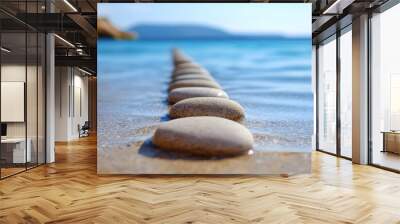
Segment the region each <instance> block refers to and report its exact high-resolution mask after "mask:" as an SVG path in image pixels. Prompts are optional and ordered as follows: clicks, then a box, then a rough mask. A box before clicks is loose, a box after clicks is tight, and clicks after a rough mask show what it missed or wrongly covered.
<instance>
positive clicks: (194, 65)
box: [174, 62, 203, 70]
mask: <svg viewBox="0 0 400 224" xmlns="http://www.w3.org/2000/svg"><path fill="white" fill-rule="evenodd" d="M202 68H203V66H201V65H199V64H197V63H195V62H185V63H180V64H178V65H176V66H175V68H174V70H180V69H202Z"/></svg>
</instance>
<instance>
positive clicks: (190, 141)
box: [152, 117, 254, 157]
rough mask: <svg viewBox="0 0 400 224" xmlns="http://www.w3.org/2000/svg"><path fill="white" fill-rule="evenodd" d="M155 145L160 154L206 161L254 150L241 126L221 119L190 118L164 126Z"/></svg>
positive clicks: (157, 136)
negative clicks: (209, 158) (179, 155)
mask: <svg viewBox="0 0 400 224" xmlns="http://www.w3.org/2000/svg"><path fill="white" fill-rule="evenodd" d="M152 140H153V144H154V145H156V146H157V147H158V148H159V149H160V150H164V151H170V152H177V153H184V154H191V155H196V156H205V157H224V156H237V155H242V154H245V153H247V152H248V151H249V150H251V149H252V148H253V142H254V140H253V136H252V134H251V133H250V131H249V130H248V129H247V128H245V127H244V126H242V125H241V124H239V123H237V122H234V121H231V120H228V119H224V118H220V117H187V118H180V119H176V120H172V121H168V122H165V123H162V124H161V125H160V126H159V127H158V128H157V129H156V131H155V133H154V136H153V139H152Z"/></svg>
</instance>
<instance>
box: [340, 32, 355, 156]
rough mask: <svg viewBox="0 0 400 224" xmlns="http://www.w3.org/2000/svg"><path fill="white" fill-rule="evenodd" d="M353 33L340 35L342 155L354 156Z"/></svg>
mask: <svg viewBox="0 0 400 224" xmlns="http://www.w3.org/2000/svg"><path fill="white" fill-rule="evenodd" d="M351 48H352V33H351V26H350V27H348V28H347V29H345V30H343V31H342V34H341V36H340V155H341V156H344V157H348V158H351V157H352V148H351V145H352V144H351V143H352V137H351V136H352V125H351V124H352V96H353V94H352V74H353V72H352V66H351V65H352V49H351Z"/></svg>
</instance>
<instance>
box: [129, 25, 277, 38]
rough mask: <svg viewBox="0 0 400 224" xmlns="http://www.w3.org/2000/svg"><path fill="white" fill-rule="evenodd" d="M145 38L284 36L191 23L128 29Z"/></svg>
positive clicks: (136, 26)
mask: <svg viewBox="0 0 400 224" xmlns="http://www.w3.org/2000/svg"><path fill="white" fill-rule="evenodd" d="M128 30H129V31H132V32H135V33H137V35H138V38H140V39H143V40H180V39H210V40H223V39H261V38H262V39H265V38H284V37H283V36H281V35H275V34H263V35H259V34H236V33H230V32H227V31H225V30H223V29H220V28H215V27H211V26H206V25H195V24H194V25H191V24H176V25H171V24H138V25H135V26H132V27H131V28H129V29H128Z"/></svg>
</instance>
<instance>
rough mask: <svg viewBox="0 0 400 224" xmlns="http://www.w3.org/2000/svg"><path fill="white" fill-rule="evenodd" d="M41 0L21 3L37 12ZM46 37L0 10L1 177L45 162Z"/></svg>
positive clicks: (20, 3)
mask: <svg viewBox="0 0 400 224" xmlns="http://www.w3.org/2000/svg"><path fill="white" fill-rule="evenodd" d="M38 2H39V1H35V2H30V3H29V4H27V3H26V2H25V1H24V2H23V1H21V2H18V7H19V8H20V9H24V11H25V12H35V10H39V7H38V5H34V4H38ZM2 4H3V3H0V6H1V5H2ZM32 10H33V11H32ZM10 23H11V24H12V26H11V25H10ZM11 28H12V29H11ZM45 41H46V40H45V35H44V34H43V33H41V32H39V31H37V30H35V29H34V28H32V27H30V26H29V25H27V24H24V23H23V22H21V21H20V20H18V19H16V18H13V17H12V15H10V14H7V13H4V12H3V11H0V47H1V56H0V82H1V85H0V90H1V91H0V92H1V97H0V102H1V105H0V111H1V113H0V121H1V144H0V178H1V179H3V178H5V177H7V176H11V175H13V174H16V173H19V172H22V171H25V170H27V169H29V168H33V167H36V166H38V165H40V164H43V163H45V89H46V88H45V69H44V68H45V55H46V53H45Z"/></svg>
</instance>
